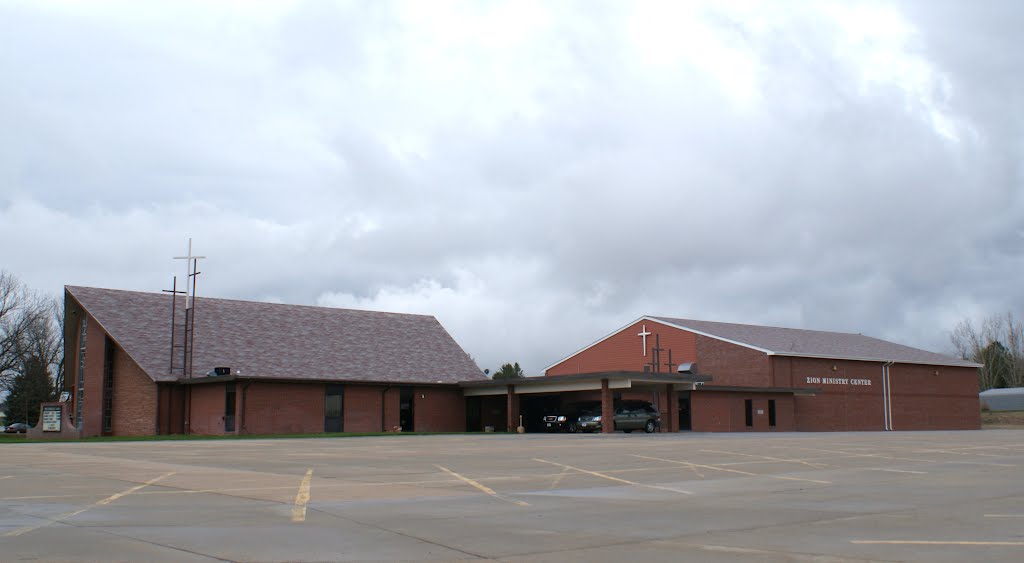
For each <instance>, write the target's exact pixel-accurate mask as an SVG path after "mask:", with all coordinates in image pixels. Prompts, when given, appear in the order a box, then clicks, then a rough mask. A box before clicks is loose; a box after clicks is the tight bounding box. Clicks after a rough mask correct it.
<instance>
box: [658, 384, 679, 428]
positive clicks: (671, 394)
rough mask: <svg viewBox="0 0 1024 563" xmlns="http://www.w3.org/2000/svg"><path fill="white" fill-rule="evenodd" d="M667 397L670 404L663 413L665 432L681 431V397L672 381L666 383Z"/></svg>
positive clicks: (662, 422) (662, 425)
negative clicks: (678, 395)
mask: <svg viewBox="0 0 1024 563" xmlns="http://www.w3.org/2000/svg"><path fill="white" fill-rule="evenodd" d="M665 399H666V402H667V403H668V406H667V407H666V408H665V411H664V412H662V414H661V427H662V429H663V431H665V432H679V398H678V397H676V390H675V387H673V385H672V384H671V383H668V384H666V385H665ZM666 417H667V419H666Z"/></svg>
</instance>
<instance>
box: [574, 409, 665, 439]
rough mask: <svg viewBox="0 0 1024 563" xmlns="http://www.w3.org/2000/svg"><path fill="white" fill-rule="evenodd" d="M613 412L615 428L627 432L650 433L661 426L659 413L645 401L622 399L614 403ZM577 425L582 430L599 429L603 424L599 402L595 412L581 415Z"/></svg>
mask: <svg viewBox="0 0 1024 563" xmlns="http://www.w3.org/2000/svg"><path fill="white" fill-rule="evenodd" d="M614 412H615V416H614V421H613V423H614V424H615V427H614V428H615V430H622V431H623V432H625V433H627V434H629V433H630V432H632V431H634V430H643V431H644V432H647V433H648V434H650V433H651V432H654V431H655V430H657V429H658V427H659V426H661V413H660V412H658V408H657V407H655V406H654V405H652V404H651V403H648V402H647V401H622V402H620V403H616V405H615V411H614ZM578 426H579V429H580V430H581V431H583V432H598V431H600V430H601V429H602V428H603V426H604V421H603V420H602V417H601V408H600V404H599V405H598V408H597V410H596V411H595V412H593V413H588V414H585V415H581V416H580V419H579V422H578Z"/></svg>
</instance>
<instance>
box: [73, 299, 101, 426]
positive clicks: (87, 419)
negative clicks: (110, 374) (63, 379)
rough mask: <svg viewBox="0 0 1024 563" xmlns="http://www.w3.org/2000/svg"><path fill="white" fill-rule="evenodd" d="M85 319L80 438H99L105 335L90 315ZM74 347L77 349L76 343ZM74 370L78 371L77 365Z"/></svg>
mask: <svg viewBox="0 0 1024 563" xmlns="http://www.w3.org/2000/svg"><path fill="white" fill-rule="evenodd" d="M87 318H88V325H87V326H86V331H85V394H84V397H83V399H82V437H89V436H99V435H101V434H102V433H103V354H104V353H105V347H106V337H107V333H106V332H104V331H103V328H101V327H100V325H99V323H97V322H96V319H94V318H92V315H87ZM75 346H76V348H77V346H78V343H77V342H76V343H75ZM75 370H76V371H77V370H78V365H77V364H76V365H75ZM76 384H77V382H76ZM72 412H74V411H72ZM72 416H73V415H72Z"/></svg>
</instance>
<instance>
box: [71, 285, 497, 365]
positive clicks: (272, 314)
mask: <svg viewBox="0 0 1024 563" xmlns="http://www.w3.org/2000/svg"><path fill="white" fill-rule="evenodd" d="M65 289H66V291H67V293H68V294H69V295H70V296H71V297H73V298H74V299H75V300H76V301H78V303H80V304H81V305H82V306H83V307H84V308H85V309H86V310H87V311H88V312H89V313H90V314H91V315H92V316H93V317H94V318H95V319H96V320H97V321H98V322H99V323H100V325H102V326H103V328H104V330H106V331H107V333H109V334H110V336H111V338H113V339H114V340H115V341H116V342H117V344H118V345H119V346H120V347H121V348H122V349H123V350H124V351H125V352H126V353H127V354H128V355H129V356H131V357H132V358H133V359H134V360H135V361H136V362H137V363H138V364H139V365H140V366H141V367H142V369H143V370H145V371H146V373H147V374H149V376H150V377H151V378H153V379H154V380H158V381H174V380H176V379H178V378H179V375H176V374H170V373H169V366H170V325H171V318H170V315H171V296H170V295H167V294H159V293H141V292H135V291H121V290H113V289H97V288H91V287H72V286H67V287H65ZM182 302H183V299H181V298H179V299H178V303H179V306H180V305H181V303H182ZM195 311H196V316H195V319H196V320H195V340H194V342H195V351H194V354H193V366H194V367H193V370H192V375H193V377H203V376H204V375H205V374H206V372H207V371H209V370H210V369H212V368H214V367H217V366H224V367H230V368H231V369H232V371H234V370H241V376H242V377H266V378H281V379H299V380H332V381H379V382H388V383H438V382H441V383H457V382H459V381H466V380H474V379H486V377H485V376H484V374H483V373H482V372H481V371H480V368H479V367H478V366H477V365H476V363H475V362H474V361H473V359H472V358H470V357H469V355H468V354H466V352H465V351H464V350H463V349H462V348H461V347H459V345H458V343H456V342H455V340H454V339H453V338H452V337H451V335H449V334H448V332H447V331H446V330H445V329H444V327H442V326H441V324H440V323H439V322H437V319H435V318H434V317H432V316H429V315H408V314H400V313H381V312H376V311H358V310H353V309H335V308H329V307H310V306H302V305H281V304H275V303H258V302H253V301H234V300H230V299H214V298H208V297H199V298H197V299H196V307H195ZM178 321H179V322H180V321H181V313H180V311H179V314H178Z"/></svg>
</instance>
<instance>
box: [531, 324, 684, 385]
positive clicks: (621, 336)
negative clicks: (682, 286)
mask: <svg viewBox="0 0 1024 563" xmlns="http://www.w3.org/2000/svg"><path fill="white" fill-rule="evenodd" d="M643 325H646V326H647V331H648V332H651V333H656V334H658V335H659V336H660V338H661V347H662V348H664V351H663V352H662V353H661V362H662V364H665V363H666V362H668V350H669V349H670V348H671V349H672V362H673V363H675V364H681V363H683V362H693V361H697V353H696V349H695V343H694V335H693V334H692V333H690V332H686V331H683V330H679V329H677V328H674V327H670V326H667V325H664V324H662V323H659V322H656V321H640V322H638V323H636V324H633V325H630V326H628V327H626V328H624V329H623V330H621V331H619V332H617V333H615V334H613V335H612V336H610V337H608V338H607V339H605V340H604V341H602V342H600V343H598V344H596V345H595V346H593V347H591V348H588V349H587V350H584V351H582V352H580V353H579V354H576V355H575V356H572V357H570V358H568V359H566V360H565V361H563V362H560V363H559V364H557V365H555V366H552V367H551V369H549V370H547V371H546V372H545V375H566V374H573V373H593V372H598V371H643V370H644V366H645V365H646V364H647V363H649V362H650V361H651V348H653V347H654V342H655V338H654V334H651V335H650V336H648V337H647V355H646V356H644V354H643V344H642V343H643V340H642V339H641V338H640V337H639V336H637V334H638V333H639V332H640V330H641V327H642V326H643ZM699 367H700V366H698V369H699ZM661 371H662V372H670V371H674V370H670V369H669V368H668V366H665V365H662V366H661Z"/></svg>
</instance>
